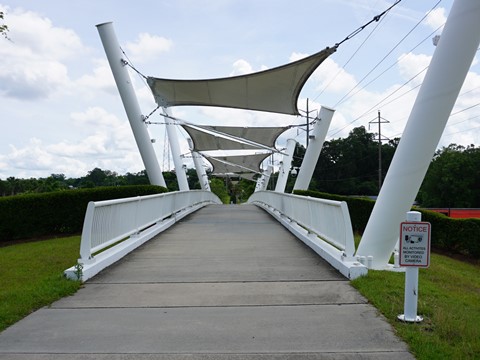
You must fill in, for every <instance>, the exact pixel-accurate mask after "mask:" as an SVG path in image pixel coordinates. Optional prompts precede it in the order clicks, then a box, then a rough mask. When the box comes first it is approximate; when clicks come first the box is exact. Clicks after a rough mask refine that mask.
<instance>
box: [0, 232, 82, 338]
mask: <svg viewBox="0 0 480 360" xmlns="http://www.w3.org/2000/svg"><path fill="white" fill-rule="evenodd" d="M79 248H80V236H73V237H67V238H58V239H52V240H43V241H38V242H30V243H24V244H17V245H10V246H6V247H1V248H0V331H2V330H4V329H5V328H6V327H8V326H10V325H12V324H13V323H15V322H17V321H18V320H20V319H22V318H23V317H25V316H26V315H28V314H30V313H31V312H33V311H35V310H37V309H39V308H41V307H43V306H46V305H49V304H51V303H52V302H54V301H56V300H58V299H60V298H62V297H64V296H67V295H71V294H73V293H74V292H75V291H77V290H78V288H79V287H80V282H79V281H71V280H67V279H66V278H64V277H63V271H64V270H65V269H67V268H69V267H70V266H72V265H74V264H75V263H76V261H77V259H78V252H79Z"/></svg>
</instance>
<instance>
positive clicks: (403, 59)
mask: <svg viewBox="0 0 480 360" xmlns="http://www.w3.org/2000/svg"><path fill="white" fill-rule="evenodd" d="M399 59H400V61H399V63H398V68H399V71H400V74H401V75H402V78H404V79H405V80H410V79H412V78H413V77H415V79H413V80H412V82H411V83H410V84H411V86H415V85H418V84H421V83H422V81H423V78H424V77H425V73H426V71H423V70H424V69H425V68H426V67H427V66H428V65H429V64H430V60H431V59H432V57H431V56H429V55H425V54H414V53H408V54H402V55H401V56H400V57H399ZM422 71H423V72H422Z"/></svg>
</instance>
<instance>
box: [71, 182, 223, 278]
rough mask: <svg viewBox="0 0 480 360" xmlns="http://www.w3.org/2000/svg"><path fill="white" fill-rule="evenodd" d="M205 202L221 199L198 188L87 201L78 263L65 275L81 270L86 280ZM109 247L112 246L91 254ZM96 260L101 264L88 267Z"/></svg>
mask: <svg viewBox="0 0 480 360" xmlns="http://www.w3.org/2000/svg"><path fill="white" fill-rule="evenodd" d="M208 204H221V201H220V200H219V199H218V197H217V196H216V195H215V194H214V193H212V192H210V191H201V190H192V191H176V192H171V193H165V194H156V195H147V196H139V197H134V198H126V199H117V200H106V201H98V202H90V203H89V204H88V207H87V211H86V214H85V221H84V224H83V231H82V237H81V242H80V259H79V261H78V263H79V264H78V265H77V266H76V269H73V268H70V269H68V270H67V271H66V275H67V276H68V277H77V278H79V277H80V276H79V273H82V274H81V275H82V276H81V278H82V280H86V279H87V278H90V277H91V276H93V275H95V274H96V273H97V272H98V271H100V270H101V269H103V268H105V267H106V266H108V265H110V264H111V263H113V262H115V261H117V260H118V259H119V258H121V257H123V256H124V255H125V254H126V253H128V252H130V251H132V250H133V249H135V248H136V247H138V246H140V245H141V244H143V243H144V242H145V241H147V240H149V239H151V238H152V237H153V236H155V235H157V234H158V233H159V232H161V231H163V230H165V229H166V228H168V227H169V226H171V225H173V224H174V223H175V222H176V221H177V220H178V219H179V218H181V217H184V216H186V215H188V214H190V213H191V212H193V211H195V210H197V209H199V208H200V207H202V206H205V205H208ZM122 240H124V241H122ZM117 243H118V244H117ZM113 245H115V246H114V247H112V246H113ZM109 247H112V248H111V249H108V250H106V251H105V252H102V253H100V254H98V255H95V254H96V253H98V252H100V251H102V250H104V249H106V248H109ZM97 263H102V265H99V266H98V267H97V268H96V269H95V270H90V269H91V268H92V267H95V265H96V264H97ZM105 264H107V265H105ZM104 265H105V266H104ZM79 268H81V271H80V270H79ZM97 270H98V271H97Z"/></svg>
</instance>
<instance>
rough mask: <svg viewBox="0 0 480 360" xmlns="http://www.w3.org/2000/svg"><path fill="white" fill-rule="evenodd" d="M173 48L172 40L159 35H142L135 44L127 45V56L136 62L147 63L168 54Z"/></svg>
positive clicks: (129, 43)
mask: <svg viewBox="0 0 480 360" xmlns="http://www.w3.org/2000/svg"><path fill="white" fill-rule="evenodd" d="M172 46H173V42H172V40H169V39H166V38H164V37H161V36H157V35H150V34H148V33H141V34H139V35H138V38H137V40H136V41H135V42H128V43H127V44H126V45H125V49H126V53H127V56H128V57H129V58H130V59H132V61H135V62H146V61H148V60H151V59H155V58H157V57H158V55H159V54H161V53H163V52H167V51H169V50H170V49H171V47H172Z"/></svg>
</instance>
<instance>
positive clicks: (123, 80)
mask: <svg viewBox="0 0 480 360" xmlns="http://www.w3.org/2000/svg"><path fill="white" fill-rule="evenodd" d="M97 29H98V33H99V35H100V39H101V40H102V44H103V47H104V49H105V53H106V55H107V59H108V62H109V64H110V68H111V69H112V73H113V77H114V78H115V83H116V84H117V88H118V92H119V93H120V97H121V99H122V102H123V106H124V108H125V112H126V113H127V117H128V120H129V122H130V127H131V128H132V131H133V136H134V137H135V141H136V143H137V146H138V150H139V151H140V155H141V157H142V160H143V164H144V165H145V169H146V170H147V175H148V179H149V180H150V183H151V184H153V185H160V186H164V187H166V184H165V180H164V178H163V174H162V171H161V169H160V165H159V164H158V160H157V156H156V154H155V150H154V149H153V145H152V142H151V141H150V135H149V134H148V130H147V128H146V125H145V124H144V122H143V115H142V112H141V110H140V105H139V104H138V100H137V97H136V95H135V90H134V89H133V86H132V83H131V80H130V76H129V75H128V70H127V68H126V67H125V62H124V59H123V54H122V52H121V49H120V45H119V43H118V40H117V36H116V35H115V30H114V28H113V24H112V23H111V22H109V23H104V24H99V25H97Z"/></svg>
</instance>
